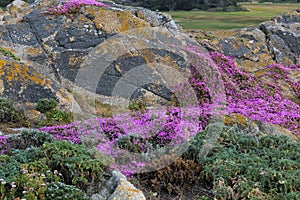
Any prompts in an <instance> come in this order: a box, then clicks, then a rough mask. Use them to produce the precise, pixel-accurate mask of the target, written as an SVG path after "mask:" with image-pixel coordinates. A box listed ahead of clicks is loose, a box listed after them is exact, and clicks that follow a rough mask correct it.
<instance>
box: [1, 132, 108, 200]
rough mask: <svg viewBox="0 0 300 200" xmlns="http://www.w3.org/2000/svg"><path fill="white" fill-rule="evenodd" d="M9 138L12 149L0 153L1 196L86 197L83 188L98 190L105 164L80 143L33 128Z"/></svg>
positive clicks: (91, 191) (6, 197) (40, 197)
mask: <svg viewBox="0 0 300 200" xmlns="http://www.w3.org/2000/svg"><path fill="white" fill-rule="evenodd" d="M30 138H32V140H30ZM8 141H9V142H10V143H9V144H10V145H11V146H12V147H13V148H15V149H11V150H10V151H9V152H8V155H1V156H0V179H1V183H0V191H1V193H0V199H15V198H25V199H50V198H51V199H53V198H54V197H53V195H54V196H55V197H56V198H57V199H87V197H86V196H85V195H84V192H87V191H89V192H90V193H91V194H92V193H95V192H97V191H94V190H97V187H96V186H98V185H99V184H100V183H101V182H102V173H103V171H104V170H105V169H106V167H105V166H104V164H103V162H102V161H101V160H100V159H96V158H95V157H94V156H92V154H91V153H89V152H88V150H87V149H86V148H85V147H84V146H83V145H76V144H73V143H71V142H69V141H57V140H54V139H53V137H52V136H51V135H49V134H47V133H44V132H40V131H36V130H26V131H23V133H21V134H20V135H17V136H14V137H11V138H9V140H8ZM14 142H15V143H17V142H19V144H20V145H19V146H18V145H17V144H13V143H14ZM58 182H61V183H58ZM51 183H52V184H51ZM71 185H73V186H71ZM55 188H56V189H57V191H55ZM61 194H62V195H61ZM59 195H60V196H59Z"/></svg>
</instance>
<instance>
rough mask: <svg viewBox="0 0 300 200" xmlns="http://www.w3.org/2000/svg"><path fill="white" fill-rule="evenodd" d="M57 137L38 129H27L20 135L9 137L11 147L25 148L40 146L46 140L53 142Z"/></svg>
mask: <svg viewBox="0 0 300 200" xmlns="http://www.w3.org/2000/svg"><path fill="white" fill-rule="evenodd" d="M54 140H55V139H54V137H53V136H52V135H50V134H49V133H46V132H42V131H39V130H36V129H25V130H23V131H22V132H21V133H20V134H18V135H13V136H12V137H10V138H8V140H7V142H8V143H9V146H10V148H12V149H17V150H25V149H27V148H31V147H40V146H42V145H43V144H44V143H45V142H53V141H54Z"/></svg>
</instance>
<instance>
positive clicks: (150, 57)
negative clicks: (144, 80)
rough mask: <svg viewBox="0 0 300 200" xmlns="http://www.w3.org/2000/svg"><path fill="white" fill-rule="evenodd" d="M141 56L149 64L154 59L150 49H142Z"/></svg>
mask: <svg viewBox="0 0 300 200" xmlns="http://www.w3.org/2000/svg"><path fill="white" fill-rule="evenodd" d="M141 56H142V58H144V60H145V61H146V63H147V64H150V63H152V62H154V61H155V55H154V53H153V52H152V51H151V49H145V50H143V52H142V53H141Z"/></svg>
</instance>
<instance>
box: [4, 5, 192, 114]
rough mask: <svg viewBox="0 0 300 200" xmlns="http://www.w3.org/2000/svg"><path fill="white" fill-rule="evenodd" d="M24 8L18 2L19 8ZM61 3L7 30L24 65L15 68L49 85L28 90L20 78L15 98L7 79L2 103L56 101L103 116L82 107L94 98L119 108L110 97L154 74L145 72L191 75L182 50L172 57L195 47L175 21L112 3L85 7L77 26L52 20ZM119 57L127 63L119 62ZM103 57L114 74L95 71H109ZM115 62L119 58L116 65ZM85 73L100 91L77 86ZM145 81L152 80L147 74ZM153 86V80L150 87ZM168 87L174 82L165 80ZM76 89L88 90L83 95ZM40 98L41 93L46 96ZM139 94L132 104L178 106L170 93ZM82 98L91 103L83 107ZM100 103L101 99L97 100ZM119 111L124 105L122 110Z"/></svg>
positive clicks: (146, 88)
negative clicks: (139, 76) (138, 73)
mask: <svg viewBox="0 0 300 200" xmlns="http://www.w3.org/2000/svg"><path fill="white" fill-rule="evenodd" d="M16 3H17V2H13V3H12V4H11V5H15V4H16ZM51 3H52V4H51ZM57 3H58V1H44V0H41V1H37V2H36V4H34V8H35V9H34V10H32V11H29V12H28V13H26V14H25V15H24V16H23V18H22V20H21V21H18V22H8V23H5V25H2V26H0V45H1V47H2V48H6V49H9V51H10V52H13V53H14V55H15V56H16V57H17V58H19V59H20V61H13V63H15V64H14V65H20V66H21V67H20V69H21V70H23V68H24V69H25V68H26V69H27V67H28V70H29V71H28V73H29V72H30V73H31V71H32V74H34V75H35V77H40V76H42V77H43V80H44V81H43V83H40V82H34V85H32V84H29V85H28V84H27V82H24V81H25V79H24V78H21V79H20V78H17V77H12V78H11V79H12V80H10V79H9V80H10V81H13V82H15V83H16V82H18V86H16V87H17V88H16V87H15V88H14V91H15V92H12V88H9V87H8V85H9V84H8V83H7V82H8V80H6V78H7V77H4V76H2V79H1V82H0V85H1V86H2V85H6V87H5V89H3V88H4V87H3V86H2V87H1V88H2V89H1V90H0V91H1V93H0V96H9V97H11V98H14V99H16V100H21V99H22V101H29V102H32V103H35V102H36V101H37V100H38V99H39V98H53V99H56V100H58V101H59V105H60V106H61V107H64V108H66V109H67V108H70V106H71V105H75V106H77V108H78V110H79V112H81V111H82V110H90V111H91V112H95V111H93V106H90V105H87V107H89V108H87V109H86V107H84V105H82V101H83V102H85V103H86V102H87V101H88V99H87V96H88V95H87V93H88V92H87V91H88V90H89V91H90V92H92V93H93V92H96V94H97V95H96V97H97V98H100V101H109V102H110V103H111V102H112V100H111V98H110V97H112V96H113V94H112V93H113V91H114V87H115V86H116V83H117V82H118V81H120V79H122V78H123V77H124V76H123V75H125V74H126V73H127V72H129V71H130V70H131V71H132V70H135V68H138V67H139V66H143V65H147V66H148V67H149V70H148V68H147V67H146V68H147V69H146V68H145V70H144V72H145V71H151V70H152V71H153V69H150V68H155V67H156V68H157V69H159V67H158V66H154V65H155V63H159V64H160V65H167V66H170V67H172V68H173V69H175V70H177V71H178V69H180V68H181V69H182V70H183V71H184V70H186V69H187V65H186V64H187V60H186V58H185V57H184V56H185V54H184V51H182V50H180V48H174V49H172V48H171V45H176V46H186V45H187V44H188V43H189V42H191V41H190V39H189V38H188V37H187V36H185V35H184V34H182V33H180V32H179V29H178V27H177V26H176V24H175V23H174V21H173V20H172V19H171V17H170V16H169V15H166V14H162V13H158V12H153V11H150V10H147V9H144V8H133V7H126V6H121V5H117V4H115V3H113V2H111V1H107V2H105V3H106V4H107V5H109V8H104V7H97V6H83V7H82V8H81V9H80V12H79V13H78V14H77V15H76V16H73V17H72V18H70V17H69V16H67V15H60V14H50V13H48V10H47V8H49V7H50V6H53V5H56V4H57ZM18 5H19V4H18ZM31 7H32V6H31ZM104 51H107V52H104ZM177 51H179V52H177ZM118 53H119V54H120V55H117V54H118ZM101 56H102V57H101ZM103 56H106V57H107V58H108V59H107V60H106V63H108V62H111V63H108V64H109V65H108V66H102V67H103V68H106V70H105V71H101V70H102V69H101V68H99V69H97V68H93V66H94V65H95V66H96V65H99V64H102V63H103V62H104V63H105V61H103V60H101V59H103ZM113 56H117V57H115V58H113V59H112V57H113ZM3 59H4V61H5V63H6V62H8V61H7V58H5V57H4V58H3ZM105 59H106V58H105ZM109 59H110V60H109ZM9 62H10V61H9ZM18 62H20V64H18ZM152 63H154V64H152ZM151 64H152V66H151ZM91 65H92V68H91ZM1 67H2V68H5V66H1ZM6 68H7V67H6ZM18 69H19V68H18ZM84 69H86V71H88V70H93V72H92V73H91V74H89V73H87V72H84ZM157 69H155V70H156V72H157V71H158V70H157ZM169 71H170V70H169ZM79 72H82V73H87V75H88V76H90V77H89V78H88V79H86V78H85V80H91V77H92V76H93V75H96V74H102V75H101V76H100V77H97V78H96V79H94V81H98V80H99V83H98V85H97V86H96V89H90V88H84V84H85V83H78V82H76V79H78V76H79V75H78V74H79ZM160 73H162V72H160ZM164 73H166V77H168V78H170V77H172V76H170V75H171V72H167V71H166V72H164ZM167 73H169V75H167ZM29 76H30V75H29ZM29 76H26V78H28V77H29ZM144 76H145V77H147V76H150V75H149V74H148V72H145V74H144ZM124 78H126V77H124ZM127 79H128V78H127ZM156 79H158V78H156ZM176 79H177V78H174V80H176ZM77 81H78V80H77ZM147 81H151V80H148V79H145V80H144V82H147ZM2 82H3V83H2ZM31 82H32V81H31ZM83 82H85V81H83ZM162 82H168V81H166V80H161V83H162ZM74 83H75V85H79V86H80V88H83V90H80V92H78V91H77V90H76V91H75V89H74ZM88 84H89V83H88ZM23 85H24V88H25V87H26V88H30V89H29V90H30V92H28V89H23V87H22V86H23ZM21 88H22V89H21ZM127 89H128V90H130V88H127ZM2 90H3V91H2ZM33 90H34V91H38V94H37V92H35V93H34V92H33ZM74 91H75V92H74ZM131 92H133V94H132V96H133V97H132V98H138V97H141V96H145V99H149V100H148V102H149V104H150V103H151V102H152V101H153V100H154V99H156V100H155V101H157V102H158V103H161V104H166V102H168V101H170V100H171V93H170V90H169V89H168V88H167V87H166V86H164V85H161V84H156V85H153V84H152V85H151V84H150V85H149V84H142V85H141V87H140V88H139V89H138V88H136V91H131ZM78 96H81V97H84V99H81V100H82V101H81V100H80V99H78ZM96 97H95V96H93V97H92V99H95V98H96ZM76 98H77V99H76ZM126 98H127V99H128V98H131V97H126ZM113 99H114V98H113ZM157 99H158V100H157ZM71 101H73V102H71ZM104 103H107V102H104ZM115 104H117V105H121V103H120V102H117V103H115Z"/></svg>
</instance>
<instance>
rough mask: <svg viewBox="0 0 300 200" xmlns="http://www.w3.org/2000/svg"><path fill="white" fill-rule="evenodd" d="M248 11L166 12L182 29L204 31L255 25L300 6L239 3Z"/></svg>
mask: <svg viewBox="0 0 300 200" xmlns="http://www.w3.org/2000/svg"><path fill="white" fill-rule="evenodd" d="M240 5H242V6H244V7H245V8H247V9H248V10H249V11H248V12H247V11H238V12H206V11H177V12H168V14H170V15H172V17H173V18H174V19H175V21H176V22H177V23H178V24H180V25H181V26H182V27H183V28H184V29H201V30H205V31H214V30H228V29H237V28H244V27H248V26H252V25H257V24H259V23H261V22H263V21H267V20H270V19H271V18H272V17H274V16H276V15H278V14H282V13H284V12H286V11H289V10H293V9H296V8H300V4H299V3H280V4H279V3H278V4H275V3H273V4H259V3H253V4H249V3H248V4H246V3H243V4H240Z"/></svg>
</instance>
